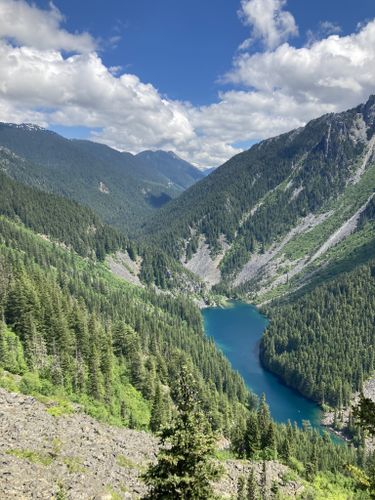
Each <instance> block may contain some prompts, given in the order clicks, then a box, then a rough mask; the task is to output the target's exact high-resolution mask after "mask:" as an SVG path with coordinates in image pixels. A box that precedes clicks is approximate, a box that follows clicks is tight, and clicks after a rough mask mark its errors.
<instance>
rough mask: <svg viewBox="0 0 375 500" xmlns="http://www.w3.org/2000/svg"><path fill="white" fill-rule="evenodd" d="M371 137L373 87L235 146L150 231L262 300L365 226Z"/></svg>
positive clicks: (196, 264) (374, 128)
mask: <svg viewBox="0 0 375 500" xmlns="http://www.w3.org/2000/svg"><path fill="white" fill-rule="evenodd" d="M374 144H375V96H372V97H370V98H369V100H368V102H367V103H366V104H363V105H360V106H358V107H357V108H354V109H352V110H349V111H346V112H343V113H339V114H329V115H325V116H323V117H321V118H319V119H316V120H313V121H311V122H310V123H308V124H307V125H306V127H304V128H301V129H298V130H294V131H292V132H289V133H287V134H283V135H281V136H279V137H275V138H272V139H268V140H266V141H263V142H261V143H259V144H257V145H255V146H253V147H252V148H251V149H250V150H249V151H246V152H244V153H241V154H239V155H237V156H235V157H234V158H232V159H231V160H229V161H228V162H227V163H226V164H224V165H222V166H221V167H219V168H218V169H217V170H216V171H214V172H213V173H212V174H211V175H209V176H208V177H207V178H205V179H204V180H203V181H201V182H199V183H198V184H197V185H195V186H193V187H191V188H190V189H189V190H187V191H186V192H185V193H183V195H182V196H181V197H179V198H178V199H177V200H175V201H172V202H171V203H170V204H168V206H166V207H165V208H163V209H162V210H161V212H160V213H159V214H158V217H157V218H154V219H152V220H151V221H150V222H149V223H148V224H146V228H145V232H146V233H147V238H151V240H152V241H154V242H155V243H156V244H158V245H160V246H162V247H163V248H164V249H165V250H166V251H167V252H169V253H170V254H171V255H173V256H175V257H176V258H179V259H181V260H182V261H183V262H184V263H185V265H186V266H187V267H188V268H189V269H191V270H193V271H195V272H197V273H198V274H200V275H201V277H202V278H203V279H205V278H206V280H207V281H208V282H209V283H210V284H211V285H214V284H217V283H219V282H221V285H222V286H224V285H225V286H226V287H228V286H229V287H232V288H237V289H240V290H241V292H245V293H249V294H251V296H252V298H253V299H254V300H258V301H262V300H265V299H267V298H269V297H272V296H275V295H280V294H282V293H284V292H285V289H287V288H288V287H289V288H290V284H291V281H292V279H293V278H294V279H295V280H296V279H297V277H299V278H301V276H302V275H303V274H305V273H308V275H309V276H311V273H313V272H314V271H315V269H316V268H320V267H321V266H322V264H324V263H325V262H327V260H328V259H331V257H332V254H333V252H334V251H336V250H337V249H338V244H340V243H341V244H342V243H345V242H346V241H347V240H348V237H349V236H353V235H354V233H356V232H357V231H361V224H360V220H361V217H362V213H364V212H365V211H366V210H368V205H369V204H370V203H371V199H372V196H373V193H374V189H375V161H374V159H375V154H374ZM369 233H371V234H365V233H363V232H361V236H360V237H359V236H358V235H357V240H360V241H354V240H355V238H351V245H352V244H353V245H356V244H357V243H360V244H362V243H366V241H368V239H369V238H370V239H371V238H372V236H373V235H372V230H369ZM340 248H341V249H342V248H343V246H342V245H341V247H340ZM212 276H213V278H211V277H212Z"/></svg>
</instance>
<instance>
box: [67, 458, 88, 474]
mask: <svg viewBox="0 0 375 500" xmlns="http://www.w3.org/2000/svg"><path fill="white" fill-rule="evenodd" d="M63 462H64V464H65V465H66V466H67V468H68V471H69V472H70V473H71V474H82V473H83V472H85V471H86V469H85V467H84V465H83V464H82V460H81V459H80V458H79V457H65V458H64V459H63Z"/></svg>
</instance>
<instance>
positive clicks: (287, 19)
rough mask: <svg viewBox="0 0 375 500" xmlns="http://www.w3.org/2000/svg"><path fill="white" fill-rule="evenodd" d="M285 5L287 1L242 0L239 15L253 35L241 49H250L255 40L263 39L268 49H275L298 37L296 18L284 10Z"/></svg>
mask: <svg viewBox="0 0 375 500" xmlns="http://www.w3.org/2000/svg"><path fill="white" fill-rule="evenodd" d="M285 4H286V0H241V10H240V11H239V15H240V17H241V19H242V20H243V22H244V23H245V24H246V25H247V26H250V27H251V28H252V33H251V38H249V39H248V40H246V41H245V42H244V43H243V44H242V45H241V47H240V48H241V49H245V48H248V47H249V46H250V45H251V43H252V41H253V40H254V39H261V40H262V41H263V42H264V44H265V46H266V47H267V48H268V49H274V48H275V47H277V46H278V45H280V44H281V43H282V42H284V41H286V40H287V39H288V38H289V37H291V36H295V35H297V34H298V28H297V25H296V22H295V19H294V17H293V16H292V14H291V13H290V12H288V11H285V10H283V8H284V6H285Z"/></svg>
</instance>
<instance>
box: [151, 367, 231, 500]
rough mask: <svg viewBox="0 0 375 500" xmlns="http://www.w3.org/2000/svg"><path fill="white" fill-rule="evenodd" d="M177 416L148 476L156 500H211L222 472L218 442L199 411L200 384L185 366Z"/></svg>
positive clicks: (163, 437) (179, 388)
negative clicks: (216, 457) (214, 458)
mask: <svg viewBox="0 0 375 500" xmlns="http://www.w3.org/2000/svg"><path fill="white" fill-rule="evenodd" d="M176 408H177V415H176V416H175V417H174V419H173V421H172V423H171V425H170V426H169V427H167V428H164V429H163V431H162V434H161V449H160V452H159V455H158V462H157V463H156V465H152V466H151V467H150V468H149V470H148V471H147V473H146V474H145V481H146V484H147V485H148V486H149V487H150V492H149V495H148V496H147V498H149V499H152V500H158V499H160V500H161V499H163V500H165V499H167V498H176V499H178V498H181V499H184V500H192V499H199V498H201V499H208V498H211V497H212V496H213V490H212V486H211V483H210V482H211V481H212V480H214V479H218V478H219V476H220V474H221V470H220V468H219V467H217V466H216V465H215V464H214V463H213V462H212V455H213V452H214V443H215V439H214V436H213V433H212V431H211V429H210V426H209V424H208V422H207V419H206V418H205V415H204V414H203V412H202V410H201V409H200V407H199V401H198V397H197V390H196V382H195V380H194V378H193V376H192V373H191V371H190V369H189V368H187V367H186V366H183V367H182V369H181V372H180V376H179V380H178V386H177V392H176Z"/></svg>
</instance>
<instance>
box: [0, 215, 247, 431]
mask: <svg viewBox="0 0 375 500" xmlns="http://www.w3.org/2000/svg"><path fill="white" fill-rule="evenodd" d="M0 256H1V259H2V260H1V262H3V264H2V266H4V265H6V266H7V269H8V271H7V272H8V275H9V285H8V286H7V287H6V291H7V293H6V295H4V299H3V300H2V302H3V306H2V307H3V309H4V314H5V321H6V327H2V330H1V331H2V332H6V333H5V335H4V334H3V333H2V335H1V339H4V338H6V339H7V341H6V342H4V341H3V342H2V343H1V347H2V351H1V352H2V354H1V358H0V359H1V364H0V366H2V367H3V368H5V367H7V368H8V369H9V368H12V371H13V373H14V372H16V373H17V372H21V374H23V373H24V376H23V377H22V379H21V382H20V390H22V391H23V392H25V393H26V392H27V393H34V394H42V395H43V394H44V395H48V396H51V397H52V398H53V397H54V396H55V395H56V394H63V395H64V397H65V398H67V399H71V400H73V401H75V402H78V403H80V404H82V405H83V407H84V408H85V410H86V411H87V412H88V413H90V414H91V415H93V416H95V417H96V418H99V419H102V420H106V421H108V422H111V423H115V424H116V425H127V426H132V427H134V426H135V427H138V428H143V429H147V428H148V426H149V421H150V411H151V408H152V405H153V402H154V401H155V391H156V388H157V387H158V385H160V386H161V387H165V388H166V389H167V388H168V386H169V387H172V386H173V384H174V382H175V377H176V373H177V371H178V368H179V366H180V365H181V364H182V363H183V362H186V361H189V362H191V363H192V366H193V370H194V374H195V376H196V378H197V379H198V381H199V391H200V398H201V401H202V404H203V406H204V409H205V411H207V413H208V414H209V415H210V419H211V420H210V421H211V425H212V426H213V428H215V429H223V430H224V431H225V432H228V431H229V427H230V422H231V421H232V419H233V418H234V417H235V416H236V415H238V414H240V413H245V412H246V409H245V404H247V402H248V397H249V394H248V391H247V389H246V388H245V385H244V382H243V380H242V379H241V378H240V376H239V375H238V374H236V373H235V372H234V371H233V370H232V369H231V367H230V365H229V363H228V361H227V360H226V359H225V357H224V356H223V355H222V354H221V353H220V352H219V351H218V350H217V349H216V347H215V344H214V342H213V341H212V340H209V339H207V338H206V336H205V335H204V332H203V324H202V318H201V315H200V312H199V310H198V309H197V308H196V307H195V306H193V305H192V304H191V302H190V301H189V300H187V299H186V298H184V297H182V296H181V297H176V298H174V299H171V298H170V297H169V296H165V295H157V294H156V293H154V292H153V291H151V290H147V289H141V288H139V287H135V286H131V285H128V284H126V283H125V282H123V281H122V280H120V279H117V278H115V277H114V276H113V275H111V274H110V273H109V272H108V271H107V270H106V269H105V268H104V266H102V265H100V264H98V263H95V262H94V261H91V260H90V259H82V258H80V257H79V256H77V255H76V254H74V253H71V252H67V251H66V250H64V249H63V248H59V247H58V246H56V245H53V244H51V243H49V242H48V241H44V240H43V239H41V238H39V237H36V236H35V235H33V234H32V233H31V232H30V231H29V230H27V229H24V228H22V227H20V226H19V225H17V224H15V223H12V222H9V221H8V220H6V219H5V218H0ZM0 306H1V304H0ZM10 332H11V333H10ZM9 339H11V340H12V339H13V340H12V341H11V342H10V341H9ZM3 346H5V350H4V349H3ZM14 346H16V349H15V347H14ZM15 352H16V353H18V354H17V356H18V357H17V356H15V354H14V353H15ZM22 352H23V356H22V355H21V354H22ZM4 355H5V357H4ZM12 356H13V357H12ZM14 358H15V359H18V364H16V366H13V365H14V363H13V365H12V366H11V365H10V362H9V360H10V359H14ZM7 359H8V361H7ZM166 359H168V364H167V363H166V362H165V360H166ZM22 360H24V362H22ZM26 365H27V366H26ZM9 371H10V370H9ZM4 383H5V382H4ZM7 383H8V382H7ZM12 383H13V382H12ZM167 396H168V391H167V390H166V391H165V393H164V390H163V398H162V399H163V403H162V406H165V409H163V411H162V413H165V417H163V419H164V418H168V413H169V411H170V401H169V396H168V397H167ZM54 411H57V412H58V413H59V411H60V410H54ZM154 413H156V412H154Z"/></svg>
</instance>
